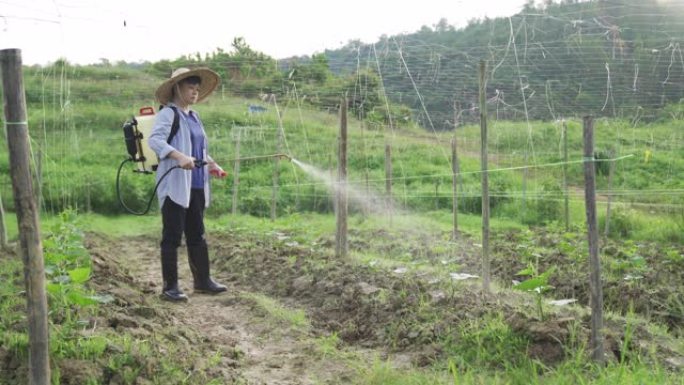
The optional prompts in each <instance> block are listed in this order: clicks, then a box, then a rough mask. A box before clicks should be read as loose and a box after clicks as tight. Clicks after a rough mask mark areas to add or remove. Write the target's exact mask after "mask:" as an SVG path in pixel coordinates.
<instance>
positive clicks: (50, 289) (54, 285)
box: [45, 282, 62, 294]
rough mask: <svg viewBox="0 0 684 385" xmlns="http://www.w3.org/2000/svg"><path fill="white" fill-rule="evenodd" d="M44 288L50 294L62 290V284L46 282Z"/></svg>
mask: <svg viewBox="0 0 684 385" xmlns="http://www.w3.org/2000/svg"><path fill="white" fill-rule="evenodd" d="M45 288H46V289H47V292H48V293H50V294H59V293H60V292H61V291H62V285H60V284H58V283H52V282H48V284H47V285H46V286H45Z"/></svg>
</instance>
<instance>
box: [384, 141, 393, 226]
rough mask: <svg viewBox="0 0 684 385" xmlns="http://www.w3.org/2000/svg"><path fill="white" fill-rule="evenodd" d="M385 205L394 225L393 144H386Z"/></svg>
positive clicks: (390, 220)
mask: <svg viewBox="0 0 684 385" xmlns="http://www.w3.org/2000/svg"><path fill="white" fill-rule="evenodd" d="M385 207H386V208H387V216H388V219H389V225H390V227H391V226H392V219H393V218H392V217H393V215H392V214H393V213H392V145H391V144H389V143H387V144H385Z"/></svg>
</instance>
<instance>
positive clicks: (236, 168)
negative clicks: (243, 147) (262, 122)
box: [230, 127, 242, 215]
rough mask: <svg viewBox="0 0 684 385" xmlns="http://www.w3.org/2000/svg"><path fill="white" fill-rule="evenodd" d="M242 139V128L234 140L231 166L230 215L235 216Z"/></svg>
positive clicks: (239, 128)
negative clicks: (231, 201) (233, 154)
mask: <svg viewBox="0 0 684 385" xmlns="http://www.w3.org/2000/svg"><path fill="white" fill-rule="evenodd" d="M241 138H242V127H238V130H237V138H236V139H235V164H233V206H232V208H231V211H230V212H231V213H232V214H233V215H237V211H238V187H239V186H240V140H241Z"/></svg>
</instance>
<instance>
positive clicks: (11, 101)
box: [0, 49, 50, 385]
mask: <svg viewBox="0 0 684 385" xmlns="http://www.w3.org/2000/svg"><path fill="white" fill-rule="evenodd" d="M0 70H1V71H2V89H3V95H4V99H5V101H4V106H5V125H6V126H7V145H8V147H9V156H10V168H9V169H10V175H11V177H12V191H13V193H14V202H15V209H16V212H17V223H18V225H19V243H20V245H21V254H22V259H23V261H24V279H25V284H26V302H27V311H28V334H29V360H28V364H29V365H28V366H29V373H28V379H29V384H30V385H48V384H49V383H50V362H49V348H48V341H49V340H48V322H47V314H48V308H47V298H46V296H45V265H44V261H43V246H42V244H41V240H40V223H39V217H38V212H37V211H36V202H35V196H34V195H33V184H32V181H31V170H30V161H29V135H28V123H27V117H26V99H25V93H24V84H23V74H22V67H21V50H19V49H4V50H0Z"/></svg>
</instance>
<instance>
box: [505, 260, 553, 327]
mask: <svg viewBox="0 0 684 385" xmlns="http://www.w3.org/2000/svg"><path fill="white" fill-rule="evenodd" d="M555 269H556V268H555V267H552V268H550V269H548V270H546V271H545V272H543V273H540V272H539V270H538V267H537V266H536V265H534V264H532V263H530V264H529V265H528V266H527V268H525V269H523V270H520V271H519V272H517V273H516V275H519V276H526V277H529V278H528V279H526V280H524V281H522V282H520V283H518V284H516V285H515V286H513V289H515V290H521V291H527V292H533V293H535V299H536V302H537V311H538V312H539V319H540V320H544V318H545V317H544V309H543V306H542V300H543V293H545V292H547V291H548V290H550V289H552V288H553V286H551V285H549V277H550V276H551V274H552V273H553V271H554V270H555Z"/></svg>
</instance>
